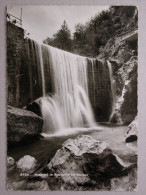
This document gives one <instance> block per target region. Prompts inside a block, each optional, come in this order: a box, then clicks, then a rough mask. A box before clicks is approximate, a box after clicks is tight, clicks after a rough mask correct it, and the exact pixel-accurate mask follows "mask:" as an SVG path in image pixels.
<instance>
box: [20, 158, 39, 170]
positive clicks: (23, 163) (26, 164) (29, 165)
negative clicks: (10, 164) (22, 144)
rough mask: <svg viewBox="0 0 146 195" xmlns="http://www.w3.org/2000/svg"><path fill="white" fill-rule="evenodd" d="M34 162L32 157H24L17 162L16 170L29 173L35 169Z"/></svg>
mask: <svg viewBox="0 0 146 195" xmlns="http://www.w3.org/2000/svg"><path fill="white" fill-rule="evenodd" d="M36 162H37V161H36V159H35V158H34V157H32V156H30V155H25V156H24V157H23V158H21V159H20V160H19V161H18V162H17V168H19V169H21V171H22V172H26V173H30V172H33V170H34V168H35V167H36Z"/></svg>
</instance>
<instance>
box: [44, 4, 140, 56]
mask: <svg viewBox="0 0 146 195" xmlns="http://www.w3.org/2000/svg"><path fill="white" fill-rule="evenodd" d="M136 27H137V8H136V7H135V6H111V7H110V8H109V9H108V10H106V11H105V10H104V11H102V12H101V13H99V14H96V15H95V16H94V17H92V18H91V19H90V20H89V22H87V23H85V24H80V23H78V24H76V25H75V31H74V33H73V35H72V36H71V32H70V30H69V26H68V25H67V23H66V21H64V22H63V24H62V26H61V28H60V29H59V30H58V31H57V32H56V33H55V34H54V35H53V37H47V38H46V39H45V40H44V41H43V43H45V44H48V45H51V46H54V47H57V48H60V49H62V50H65V51H70V52H73V53H76V54H79V55H83V56H88V57H96V56H97V55H99V54H100V50H101V49H102V47H104V46H105V45H106V43H107V41H108V40H109V39H110V38H113V37H115V36H117V35H119V34H121V33H122V32H125V31H128V30H133V29H134V28H136Z"/></svg>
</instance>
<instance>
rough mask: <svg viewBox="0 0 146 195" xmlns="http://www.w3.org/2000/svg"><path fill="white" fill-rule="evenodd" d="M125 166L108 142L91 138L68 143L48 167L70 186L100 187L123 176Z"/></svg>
mask: <svg viewBox="0 0 146 195" xmlns="http://www.w3.org/2000/svg"><path fill="white" fill-rule="evenodd" d="M124 169H125V165H124V164H123V163H122V160H121V159H119V158H118V157H117V156H116V155H114V154H113V153H112V151H111V150H110V149H109V148H108V146H107V144H106V143H105V142H100V141H97V140H95V139H93V138H91V137H90V136H88V135H81V136H78V137H77V138H76V139H69V140H67V141H66V142H65V143H64V144H63V146H62V148H61V149H60V150H58V151H57V153H56V155H55V156H54V158H53V159H52V160H51V162H50V163H49V164H48V171H49V173H53V174H55V176H56V177H59V178H61V180H62V181H63V182H65V183H67V184H70V185H75V186H78V185H88V184H89V185H95V184H96V185H98V184H99V183H100V182H101V181H103V180H104V179H105V180H107V179H110V178H112V177H115V176H120V175H122V174H123V173H124Z"/></svg>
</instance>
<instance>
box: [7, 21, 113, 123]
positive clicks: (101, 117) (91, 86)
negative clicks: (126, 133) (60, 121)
mask: <svg viewBox="0 0 146 195" xmlns="http://www.w3.org/2000/svg"><path fill="white" fill-rule="evenodd" d="M56 52H57V53H56ZM52 55H55V57H53V60H54V62H53V63H52V61H51V60H52V59H51V57H52ZM62 56H64V57H62ZM55 60H56V61H57V62H58V63H60V60H63V61H64V63H65V64H66V65H60V66H61V68H63V69H64V71H65V72H64V73H63V74H65V75H64V77H66V79H67V83H66V85H67V86H66V88H67V90H68V85H69V83H70V80H72V79H75V78H76V77H74V76H73V75H72V73H71V72H70V73H69V71H75V73H77V74H78V76H77V78H78V80H79V85H81V86H82V87H83V88H84V90H85V91H86V92H87V94H88V97H89V100H90V103H91V106H92V109H93V112H94V117H95V119H96V121H108V120H109V116H110V114H111V105H112V99H113V97H112V96H113V94H112V91H111V80H110V70H109V67H108V65H107V63H106V62H102V61H100V60H98V59H93V58H86V57H81V56H78V55H75V54H71V53H69V52H65V51H61V50H59V51H58V49H55V48H52V47H49V46H47V45H44V44H38V43H37V42H35V41H33V40H31V39H28V38H24V30H23V29H22V28H19V27H17V26H15V25H13V24H11V23H7V63H8V69H7V70H8V71H7V74H8V75H7V86H8V90H7V91H8V92H7V94H8V97H7V101H8V104H9V105H12V106H16V107H24V106H27V105H29V104H30V103H31V102H33V101H34V100H36V99H37V98H40V97H42V96H44V95H50V96H52V95H54V93H55V90H56V86H55V82H54V77H55V74H56V71H57V70H54V69H55V67H54V65H51V63H52V64H54V63H56V62H55ZM67 64H70V65H67ZM75 64H77V67H76V68H75ZM78 64H81V65H80V66H78ZM63 66H64V67H63ZM68 66H69V67H70V68H69V69H68V68H67V67H68ZM57 67H58V65H57V66H56V68H57ZM72 67H74V68H73V69H72ZM60 71H61V69H60ZM76 71H77V72H76ZM57 74H59V73H57ZM68 75H70V76H68ZM57 78H59V76H56V79H57ZM62 79H63V78H62ZM63 82H64V83H63ZM63 82H62V83H63V84H62V89H60V88H61V87H60V88H59V87H58V88H59V89H57V90H63V88H64V87H65V82H66V81H65V80H63ZM76 82H77V81H76V80H75V81H72V82H71V84H70V86H71V87H72V86H74V83H76ZM86 82H87V86H86ZM86 88H87V89H86Z"/></svg>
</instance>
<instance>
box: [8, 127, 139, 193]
mask: <svg viewBox="0 0 146 195" xmlns="http://www.w3.org/2000/svg"><path fill="white" fill-rule="evenodd" d="M128 131H129V130H128ZM95 133H96V132H95ZM95 133H93V136H92V137H91V136H89V135H79V136H77V137H76V138H74V139H67V140H66V141H65V142H64V143H63V144H62V146H61V147H60V149H58V150H57V152H56V154H55V155H54V157H53V158H52V159H50V162H49V163H48V164H40V162H39V161H38V160H37V159H35V158H34V157H32V156H30V155H25V156H24V157H22V158H21V159H19V160H17V161H16V162H15V160H14V159H13V158H10V157H9V158H8V160H7V161H8V164H7V165H8V189H10V190H97V191H98V190H117V191H118V190H122V191H123V190H127V191H133V190H136V182H137V181H136V180H137V161H136V160H134V159H136V158H135V155H136V153H135V152H132V151H130V149H128V148H127V149H126V142H123V141H121V143H122V144H123V146H122V150H124V151H125V149H126V150H127V152H126V153H125V154H124V153H123V152H122V151H121V152H120V153H121V155H120V153H119V152H118V153H117V151H116V150H117V149H114V147H115V146H114V147H113V146H112V145H111V144H110V141H108V140H107V139H106V138H105V140H106V141H98V139H94V138H93V137H95V135H96V134H95ZM105 133H106V132H105ZM97 134H99V132H98V133H97ZM101 134H102V132H101ZM106 134H108V132H107V133H106ZM91 135H92V134H91ZM103 135H104V133H103ZM113 136H114V133H113ZM113 136H112V137H113ZM97 137H99V140H101V137H102V136H100V134H99V136H97ZM123 138H124V137H123ZM125 138H126V134H125ZM122 140H123V139H122ZM118 143H119V145H120V142H119V141H118ZM123 147H125V149H124V148H123ZM46 150H47V148H46ZM120 150H121V149H120V148H119V151H120ZM132 159H133V160H132ZM46 161H47V159H46ZM12 175H13V177H12Z"/></svg>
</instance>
